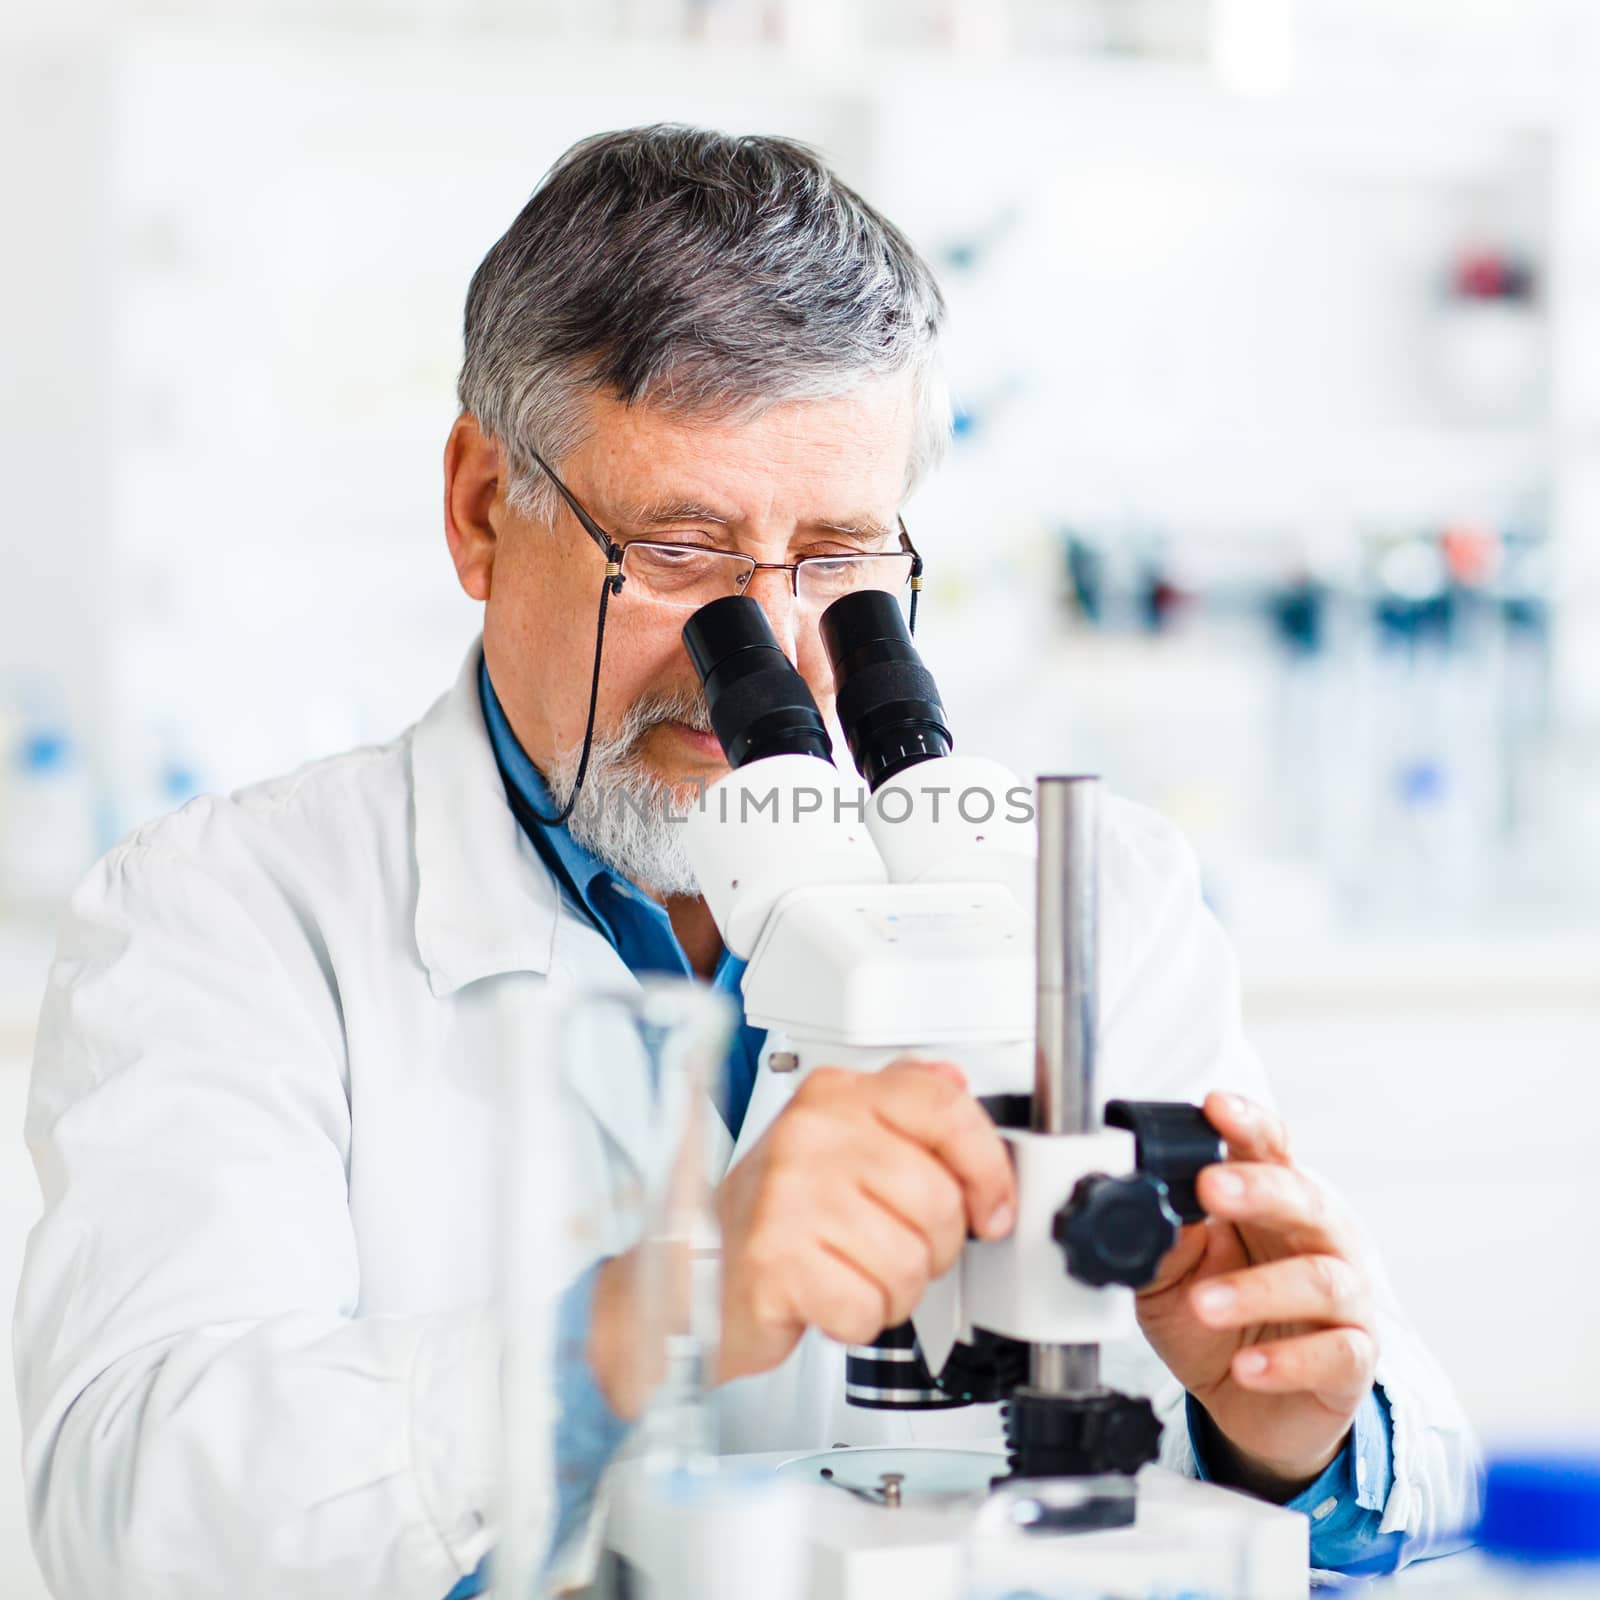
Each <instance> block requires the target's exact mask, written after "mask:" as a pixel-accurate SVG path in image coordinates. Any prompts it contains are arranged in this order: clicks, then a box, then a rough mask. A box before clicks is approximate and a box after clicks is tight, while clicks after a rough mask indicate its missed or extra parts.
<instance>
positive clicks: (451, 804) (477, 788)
mask: <svg viewBox="0 0 1600 1600" xmlns="http://www.w3.org/2000/svg"><path fill="white" fill-rule="evenodd" d="M482 650H483V645H482V641H481V639H480V640H478V641H476V642H475V643H474V644H473V646H472V649H471V650H470V651H468V653H467V659H466V661H465V662H464V663H463V665H462V668H461V673H460V676H459V677H458V678H457V679H456V682H455V686H454V687H453V688H452V689H451V690H450V691H449V693H447V694H446V695H445V696H444V697H443V698H442V699H440V700H439V701H438V702H437V703H436V704H435V705H434V707H433V709H432V710H430V711H429V712H428V714H427V715H426V716H425V717H424V718H423V719H422V721H421V722H419V723H418V724H417V726H416V729H415V731H414V733H413V735H412V740H411V786H412V803H413V808H414V817H413V834H412V839H413V848H414V849H415V852H416V863H417V910H416V920H415V927H416V938H417V951H418V954H419V955H420V956H421V958H422V963H423V966H424V967H425V968H426V970H427V973H428V984H429V988H430V989H431V990H432V992H433V994H434V995H435V996H436V997H438V998H440V999H443V998H445V997H446V996H448V995H451V994H454V993H455V992H456V991H457V990H458V989H463V988H465V987H466V986H467V985H468V984H470V983H475V982H477V981H478V980H479V979H482V978H495V977H502V976H505V975H508V974H512V973H523V972H528V973H535V974H538V975H540V976H541V977H545V978H548V980H549V981H550V983H551V984H552V985H553V986H559V987H561V988H564V989H570V990H574V991H588V992H593V993H604V992H606V991H611V992H617V991H626V990H629V989H634V988H637V986H638V979H637V978H635V977H634V975H633V973H631V972H630V971H629V970H628V967H627V965H626V963H625V962H624V961H623V960H622V958H621V957H620V956H619V955H618V954H617V952H616V951H615V949H613V948H612V946H611V945H610V943H609V942H608V941H607V940H606V939H605V938H604V937H603V936H602V935H601V934H600V933H599V932H598V931H597V930H596V929H595V928H594V927H592V926H591V925H590V923H589V922H588V920H587V919H586V918H584V917H581V916H579V915H577V914H575V913H572V912H565V913H564V912H563V908H562V902H561V896H560V890H559V888H558V887H557V884H556V880H555V876H554V874H553V873H552V872H551V870H550V868H549V867H548V866H546V865H545V863H544V862H543V861H542V860H540V858H539V853H538V851H537V850H535V849H534V847H533V844H532V842H531V841H530V840H529V839H528V837H527V835H526V834H525V833H524V832H523V830H522V825H521V824H520V823H519V822H518V821H517V819H516V815H515V813H514V812H513V811H512V810H511V806H510V804H509V802H508V801H507V800H506V791H505V785H504V783H503V781H502V780H501V777H500V769H499V766H498V765H497V764H496V762H495V758H494V747H493V745H492V744H491V743H490V740H489V730H488V728H487V726H486V725H485V723H484V720H483V703H482V701H481V699H480V698H479V694H478V666H479V661H480V658H481V656H482ZM553 1038H554V1036H553V1035H547V1034H545V1033H542V1032H540V1033H537V1034H536V1037H535V1038H534V1040H533V1041H531V1042H530V1045H529V1059H537V1057H538V1054H539V1052H540V1050H541V1049H543V1048H547V1047H548V1046H549V1045H550V1043H551V1042H552V1041H553ZM560 1053H561V1058H562V1063H563V1076H564V1078H565V1080H566V1082H567V1085H568V1087H569V1088H570V1089H571V1090H572V1092H573V1093H574V1094H575V1095H576V1096H577V1098H578V1099H579V1100H581V1101H582V1102H583V1103H584V1104H585V1105H586V1106H587V1107H588V1108H589V1110H590V1112H591V1113H592V1114H593V1116H594V1117H595V1119H596V1121H598V1122H599V1124H600V1126H601V1127H602V1128H604V1129H605V1130H606V1132H607V1133H608V1134H609V1135H610V1137H611V1138H612V1139H613V1140H614V1141H615V1143H616V1145H617V1147H618V1148H619V1149H620V1150H621V1151H622V1153H623V1155H624V1156H625V1157H626V1159H627V1161H628V1162H629V1164H630V1165H631V1167H632V1169H633V1172H634V1174H635V1175H636V1177H643V1176H644V1175H645V1174H647V1173H649V1172H650V1171H651V1170H652V1162H653V1160H654V1159H655V1158H656V1156H657V1154H658V1151H657V1148H656V1147H657V1146H658V1144H659V1139H660V1135H659V1130H657V1129H656V1128H655V1127H654V1126H653V1125H652V1097H651V1092H650V1086H649V1080H648V1076H647V1074H646V1073H645V1071H644V1067H643V1059H642V1057H640V1058H639V1059H637V1060H636V1059H634V1057H633V1054H632V1053H631V1052H628V1051H625V1050H619V1051H617V1052H616V1054H615V1056H614V1057H611V1058H609V1059H602V1060H596V1059H592V1058H591V1057H589V1056H587V1055H584V1054H583V1053H581V1052H577V1051H572V1050H565V1049H563V1050H561V1052H560ZM712 1120H715V1116H714V1114H713V1119H712Z"/></svg>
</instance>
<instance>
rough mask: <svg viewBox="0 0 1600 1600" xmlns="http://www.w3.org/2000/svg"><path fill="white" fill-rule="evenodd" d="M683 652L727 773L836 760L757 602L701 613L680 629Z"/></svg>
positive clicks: (722, 604) (729, 601) (730, 603)
mask: <svg viewBox="0 0 1600 1600" xmlns="http://www.w3.org/2000/svg"><path fill="white" fill-rule="evenodd" d="M683 647H684V649H685V650H687V651H688V652H689V659H690V660H691V661H692V662H693V663H694V670H695V671H696V672H698V673H699V674H700V681H701V683H703V684H704V685H705V690H706V705H707V707H708V708H709V709H710V712H711V726H712V727H713V728H715V729H716V731H717V737H718V738H719V739H720V740H721V741H722V748H723V751H724V753H725V754H726V755H727V757H728V764H729V765H730V766H734V767H743V766H746V765H748V764H749V763H750V762H752V761H760V760H761V759H762V758H763V757H765V756H781V755H807V756H821V757H822V759H823V760H824V761H832V760H833V746H832V744H831V742H830V741H829V739H828V729H827V726H826V724H825V723H824V722H823V720H822V713H821V712H820V711H818V710H817V702H816V701H815V700H813V699H812V698H811V690H810V689H808V688H807V687H806V680H805V679H804V678H802V677H801V676H800V674H799V673H798V672H797V671H796V670H795V669H794V667H793V666H791V665H790V663H789V658H788V657H787V656H786V655H785V654H784V653H783V651H782V650H780V649H779V648H778V641H777V640H776V639H775V638H774V637H773V634H772V629H771V627H770V626H769V625H768V623H767V618H766V613H765V612H763V611H762V609H761V607H760V606H758V605H757V604H756V603H755V601H754V600H751V599H750V598H749V597H748V596H746V595H740V594H732V595H726V596H724V597H723V598H722V599H721V600H713V601H712V602H711V604H710V605H706V606H701V607H700V609H699V610H698V611H697V612H695V614H694V615H693V616H692V617H690V618H689V620H688V621H687V622H686V623H684V625H683Z"/></svg>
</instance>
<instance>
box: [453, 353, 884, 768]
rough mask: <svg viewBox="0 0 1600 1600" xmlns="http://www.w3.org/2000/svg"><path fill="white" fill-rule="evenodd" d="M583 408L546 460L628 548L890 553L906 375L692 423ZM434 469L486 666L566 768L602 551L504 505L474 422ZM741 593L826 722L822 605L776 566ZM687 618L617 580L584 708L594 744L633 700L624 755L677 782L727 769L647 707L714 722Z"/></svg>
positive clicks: (466, 419)
mask: <svg viewBox="0 0 1600 1600" xmlns="http://www.w3.org/2000/svg"><path fill="white" fill-rule="evenodd" d="M590 407H591V417H590V429H589V432H588V435H587V442H586V443H585V444H584V445H582V446H581V447H580V448H579V449H577V450H575V451H574V452H572V453H571V454H570V455H568V456H567V457H566V458H565V459H564V460H562V461H560V462H552V463H551V465H552V466H553V467H554V468H555V470H556V471H557V472H558V473H559V474H560V475H561V478H562V480H563V481H564V482H565V483H566V485H567V487H568V488H569V489H570V490H571V491H572V493H573V495H574V496H575V497H576V498H577V499H578V500H579V502H580V503H581V504H582V505H583V506H584V508H585V509H586V510H587V511H588V512H589V514H590V515H591V516H592V517H593V518H594V519H595V520H596V522H598V523H599V525H600V526H601V527H602V528H604V529H605V530H607V531H608V532H609V533H611V534H612V535H613V536H614V537H615V538H616V539H617V540H619V541H620V542H622V543H624V544H625V543H627V542H628V541H629V540H630V539H639V538H645V539H656V540H674V541H683V542H685V543H692V544H704V545H711V546H715V547H717V548H721V549H727V550H737V551H740V552H742V553H744V554H746V555H750V556H754V557H755V559H756V560H758V561H793V560H795V559H797V558H798V557H800V556H803V555H825V554H841V553H846V552H855V551H862V550H893V549H897V548H898V538H897V534H896V531H895V528H896V517H897V514H898V511H899V505H900V500H901V496H902V494H903V493H904V488H905V483H906V475H907V466H908V462H909V458H910V451H911V442H912V423H913V405H912V391H911V384H910V381H909V380H907V379H894V380H883V381H875V382H871V383H867V384H863V385H862V386H861V387H860V388H859V389H857V390H855V391H854V392H852V393H851V394H849V395H846V396H843V397H841V398H837V399H831V400H809V401H796V402H792V403H788V404H784V405H779V406H774V407H773V408H771V409H770V410H768V411H766V412H765V413H763V414H762V415H761V416H759V417H757V418H755V419H753V420H747V421H736V422H727V421H715V420H689V419H685V418H681V417H674V416H671V415H668V414H666V413H664V412H662V411H659V410H656V409H653V408H651V407H648V406H633V407H629V406H626V405H624V404H622V403H621V402H619V401H616V400H613V399H611V398H609V397H602V396H594V397H593V398H592V399H591V401H590ZM445 470H446V524H447V530H448V532H449V536H450V545H451V553H452V555H453V556H454V558H455V562H456V568H457V572H458V574H459V576H460V579H461V583H462V586H463V588H465V589H466V591H467V592H468V594H470V595H472V596H473V597H474V598H476V599H481V600H483V601H485V602H486V610H485V617H484V649H485V652H486V656H487V660H488V664H489V673H490V676H491V678H492V679H493V680H494V685H495V690H496V692H497V694H498V695H499V697H500V700H501V703H502V705H503V706H504V708H505V711H506V715H507V717H508V718H509V720H510V722H511V726H512V728H513V730H514V731H515V733H516V735H517V737H518V739H519V740H520V741H521V743H522V746H523V748H524V749H525V750H526V751H527V752H528V754H529V756H530V757H531V758H532V759H533V761H534V763H535V764H536V765H537V766H538V767H539V768H540V769H541V771H543V772H545V773H546V774H547V775H548V774H550V773H551V772H552V771H555V770H559V769H560V768H561V766H562V763H563V761H566V762H567V763H569V764H570V763H572V762H575V761H576V756H577V751H578V749H579V747H580V746H581V744H582V741H583V727H584V719H585V716H586V714H587V712H588V706H589V686H590V676H591V672H592V669H593V662H594V640H595V620H596V612H597V608H598V604H599V598H600V590H601V586H602V581H603V576H604V570H605V558H604V555H603V554H602V552H601V551H600V549H599V548H598V547H597V546H596V544H595V542H594V541H593V540H592V539H591V538H590V537H589V535H588V534H587V533H586V532H585V531H584V530H583V528H582V526H581V525H580V524H579V523H578V521H577V519H576V518H575V517H574V516H573V515H572V513H571V511H570V510H569V509H568V508H567V507H566V506H565V504H562V505H561V506H560V508H559V510H558V512H557V514H556V517H555V521H554V523H553V524H552V525H546V524H543V523H538V522H534V521H532V520H530V519H528V518H526V517H524V516H521V515H519V514H518V513H517V512H516V511H514V510H513V509H512V508H511V507H510V505H509V503H508V501H507V497H506V486H505V482H504V460H503V456H502V454H501V452H500V451H499V450H498V448H497V447H496V445H495V444H494V441H493V440H491V439H489V438H487V437H485V436H484V435H483V434H482V433H481V432H480V430H479V429H478V427H477V424H476V421H475V419H473V418H472V417H470V416H463V417H462V418H460V419H459V420H458V421H457V423H456V427H455V430H454V431H453V432H452V434H451V439H450V444H449V445H448V446H447V449H446V453H445ZM748 593H749V595H750V597H751V598H752V599H754V600H756V601H757V602H758V603H759V604H760V605H761V607H762V609H763V610H764V611H765V612H766V615H767V619H768V621H769V622H770V623H771V624H772V631H773V633H774V634H775V635H776V637H777V639H778V642H779V644H780V645H781V646H782V647H783V649H784V651H785V652H786V653H787V655H788V656H789V658H790V660H791V661H793V662H794V664H795V665H796V666H797V667H798V668H799V670H800V672H801V673H802V674H803V675H804V677H805V679H806V681H807V683H808V684H809V685H810V687H811V691H812V693H813V694H814V695H815V696H816V699H817V704H818V706H819V707H820V708H821V710H822V712H823V714H824V715H825V716H827V715H830V714H831V712H832V709H833V676H832V672H831V670H830V669H829V666H828V661H827V656H826V653H825V652H824V650H823V648H822V644H821V641H820V638H819V636H818V629H817V614H816V613H814V612H811V611H809V610H807V609H802V608H801V607H800V606H799V605H798V604H797V602H796V600H795V598H794V594H793V592H792V589H791V586H790V579H789V575H788V574H787V573H783V572H758V573H757V574H756V576H755V578H754V579H753V580H752V582H751V585H750V588H749V590H748ZM689 615H690V613H689V612H688V611H685V610H682V609H679V608H676V607H673V606H669V605H665V604H662V603H659V602H655V601H652V600H651V599H649V598H648V597H647V596H645V595H642V594H641V593H639V592H638V588H637V585H633V586H630V585H629V584H626V583H625V584H624V585H623V588H622V592H621V593H620V594H619V595H617V596H616V597H615V598H614V599H613V600H612V601H611V603H610V607H609V611H608V615H607V620H606V640H605V655H604V660H603V663H602V667H601V676H600V691H599V697H598V702H597V709H596V715H595V733H596V738H597V740H598V739H604V738H607V737H610V736H614V735H616V734H617V733H618V732H619V730H622V729H624V728H625V726H626V725H627V721H628V718H629V714H630V711H637V710H643V711H644V713H645V715H644V726H643V727H642V729H640V730H639V731H638V732H637V736H636V737H635V738H634V740H633V742H632V745H631V747H630V755H631V757H632V759H633V760H634V762H635V764H636V765H638V766H639V767H641V768H643V769H644V770H645V771H647V772H648V773H649V774H651V775H652V776H653V777H655V778H656V779H658V780H661V781H664V782H666V783H669V784H672V785H674V786H677V785H678V784H680V783H682V784H684V785H692V784H694V783H696V782H710V781H712V780H714V779H715V778H717V777H719V776H721V775H722V773H724V772H725V771H726V770H727V765H726V762H725V760H724V758H723V754H722V748H721V746H720V745H719V744H718V743H717V740H716V738H715V736H714V735H712V734H710V733H706V732H701V731H697V730H696V729H695V728H693V727H690V726H688V725H687V723H686V722H685V721H684V720H680V718H681V716H682V715H683V714H682V713H679V714H678V715H677V716H674V714H673V712H672V710H671V709H670V707H669V708H668V709H666V710H665V711H661V712H658V711H656V710H653V709H652V706H653V705H655V706H659V705H661V703H663V702H670V701H671V700H672V699H674V698H679V699H680V704H681V705H682V706H684V707H690V708H693V709H692V710H690V711H688V713H687V715H688V717H689V719H690V720H693V721H697V722H699V723H700V724H701V726H702V727H708V726H709V724H708V723H707V722H706V721H705V714H704V699H703V696H702V695H701V693H700V686H699V680H698V678H697V677H696V676H695V672H694V669H693V667H692V666H691V665H690V662H689V658H688V655H687V654H686V653H685V651H684V648H683V644H682V640H681V637H680V633H681V630H682V627H683V624H684V622H685V620H687V618H688V616H689ZM683 792H685V793H690V792H692V790H691V789H688V788H687V787H686V788H685V790H684V791H683Z"/></svg>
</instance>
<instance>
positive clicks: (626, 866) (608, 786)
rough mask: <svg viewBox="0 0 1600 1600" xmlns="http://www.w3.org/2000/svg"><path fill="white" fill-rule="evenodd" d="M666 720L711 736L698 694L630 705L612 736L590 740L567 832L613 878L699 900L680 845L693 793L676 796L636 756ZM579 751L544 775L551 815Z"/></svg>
mask: <svg viewBox="0 0 1600 1600" xmlns="http://www.w3.org/2000/svg"><path fill="white" fill-rule="evenodd" d="M664 722H681V723H683V724H685V725H686V726H688V727H690V728H696V729H698V730H700V731H701V732H703V733H710V732H711V731H712V729H711V718H710V715H709V713H708V712H707V710H706V703H705V699H704V697H703V696H701V695H698V694H692V693H690V692H688V691H686V690H679V691H676V692H674V693H672V694H659V695H646V696H644V697H643V698H642V699H640V700H638V701H636V702H635V703H634V704H633V705H632V706H631V707H630V708H629V710H628V714H627V716H626V717H625V718H624V719H623V723H622V726H621V727H620V728H619V729H617V731H616V732H615V733H613V734H611V735H609V736H608V737H605V738H601V737H600V736H599V735H596V736H595V739H594V742H593V744H592V745H591V746H590V750H589V767H588V771H587V772H586V773H585V774H584V778H583V790H582V792H581V793H580V794H579V796H578V803H577V805H576V806H574V807H573V810H572V815H571V816H570V817H568V818H567V831H568V833H570V834H571V835H572V837H573V839H574V840H576V842H577V843H579V844H581V845H582V846H583V847H584V849H585V850H587V851H588V852H589V853H590V854H591V855H593V856H595V857H596V858H597V859H598V860H600V861H601V862H603V863H604V864H605V865H606V866H607V867H609V868H610V869H611V871H613V872H614V873H616V874H617V875H618V877H621V878H626V879H627V880H628V881H629V882H630V883H633V884H636V885H638V886H639V887H640V888H642V889H647V890H654V891H655V892H656V893H657V894H661V895H698V894H699V893H700V883H699V880H698V879H697V878H696V877H695V873H694V868H693V867H691V866H690V865H689V857H688V854H687V852H686V851H685V850H684V848H683V820H682V819H683V817H684V816H685V815H686V814H687V812H688V810H689V809H690V808H691V807H692V806H693V805H694V804H695V801H696V799H697V797H698V796H697V791H696V789H695V788H694V786H693V785H690V786H688V787H687V788H686V789H685V790H684V792H682V793H680V792H679V786H678V785H675V784H673V783H671V782H669V781H668V780H667V779H665V778H662V777H660V776H658V775H657V774H656V773H654V772H652V771H651V770H650V769H649V768H648V767H647V766H646V765H645V764H644V761H643V760H642V758H641V757H640V755H639V751H638V746H639V742H640V741H641V740H642V739H643V738H644V736H645V734H647V733H648V732H649V731H650V730H651V729H652V728H655V727H658V726H660V724H662V723H664ZM582 753H583V752H582V747H581V746H580V747H579V748H578V749H575V750H569V751H567V752H565V753H564V754H563V755H562V756H561V757H560V758H559V759H558V760H556V761H555V762H553V763H552V764H551V768H550V771H549V772H548V773H547V774H546V775H545V781H546V783H548V785H549V787H550V795H551V798H552V799H553V800H554V801H555V803H556V809H557V810H560V809H561V808H562V807H563V806H565V805H566V803H567V801H568V799H569V798H570V797H571V795H572V790H573V786H574V784H575V782H576V780H577V776H578V760H579V758H580V756H581V755H582ZM674 817H676V818H677V819H678V820H677V821H674V820H673V818H674Z"/></svg>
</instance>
